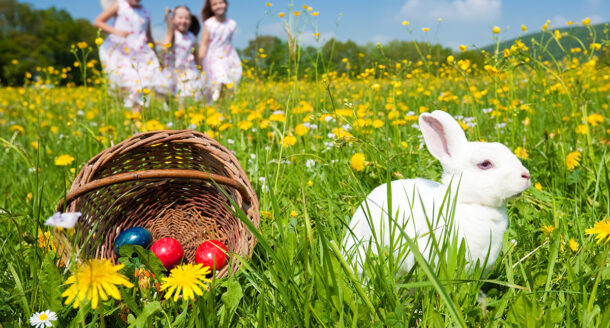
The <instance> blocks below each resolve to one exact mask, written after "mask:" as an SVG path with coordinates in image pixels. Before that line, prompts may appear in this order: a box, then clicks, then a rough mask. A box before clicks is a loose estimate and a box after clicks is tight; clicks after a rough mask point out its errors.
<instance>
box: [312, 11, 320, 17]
mask: <svg viewBox="0 0 610 328" xmlns="http://www.w3.org/2000/svg"><path fill="white" fill-rule="evenodd" d="M319 14H320V13H319V12H317V11H314V12H313V13H311V16H313V17H316V16H318V15H319Z"/></svg>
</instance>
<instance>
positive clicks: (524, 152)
mask: <svg viewBox="0 0 610 328" xmlns="http://www.w3.org/2000/svg"><path fill="white" fill-rule="evenodd" d="M515 155H517V157H519V158H521V159H527V158H529V157H530V155H529V154H528V153H527V149H525V148H522V147H517V148H515Z"/></svg>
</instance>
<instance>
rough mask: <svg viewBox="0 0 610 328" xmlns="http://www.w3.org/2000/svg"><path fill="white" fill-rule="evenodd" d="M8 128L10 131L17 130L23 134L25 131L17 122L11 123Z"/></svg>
mask: <svg viewBox="0 0 610 328" xmlns="http://www.w3.org/2000/svg"><path fill="white" fill-rule="evenodd" d="M8 130H9V131H11V132H19V133H21V134H23V133H24V132H25V129H24V128H23V127H22V126H21V125H18V124H13V125H11V126H10V127H9V128H8Z"/></svg>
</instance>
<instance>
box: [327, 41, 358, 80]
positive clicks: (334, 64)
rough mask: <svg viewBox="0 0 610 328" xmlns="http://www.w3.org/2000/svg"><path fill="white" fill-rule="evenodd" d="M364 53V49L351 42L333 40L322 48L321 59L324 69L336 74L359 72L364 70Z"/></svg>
mask: <svg viewBox="0 0 610 328" xmlns="http://www.w3.org/2000/svg"><path fill="white" fill-rule="evenodd" d="M366 52H367V51H366V50H365V48H364V47H362V46H359V45H357V44H356V43H355V42H354V41H352V40H347V41H345V42H341V41H337V40H335V39H334V38H333V39H330V40H328V41H326V43H325V44H324V46H322V58H323V59H324V62H325V63H326V68H327V69H331V70H336V71H337V72H338V73H346V72H348V70H349V71H353V72H359V71H361V70H362V69H364V66H365V62H366V59H365V53H366Z"/></svg>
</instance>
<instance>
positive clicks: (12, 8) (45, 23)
mask: <svg viewBox="0 0 610 328" xmlns="http://www.w3.org/2000/svg"><path fill="white" fill-rule="evenodd" d="M96 35H97V30H96V29H95V28H94V27H93V25H91V23H90V22H89V21H87V20H85V19H76V20H74V19H72V17H71V16H70V14H69V13H68V12H67V11H65V10H58V9H56V8H55V7H51V8H48V9H43V10H38V9H34V8H32V6H31V5H29V4H25V3H19V2H18V1H16V0H0V82H1V83H3V84H12V85H22V84H23V83H24V78H25V74H26V72H29V73H30V74H32V75H33V76H36V74H38V71H37V70H36V67H47V66H54V68H55V69H58V68H61V67H71V66H72V65H73V63H74V61H75V58H74V55H73V54H72V53H71V52H70V47H71V45H73V44H76V43H78V42H81V41H85V42H87V43H88V44H89V45H90V46H92V47H93V49H94V52H93V53H92V54H91V55H90V57H89V58H97V48H96V47H95V44H94V40H95V37H96ZM77 78H78V79H79V78H80V77H79V76H78V75H72V76H69V77H67V78H66V79H65V80H64V81H74V79H77Z"/></svg>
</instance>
